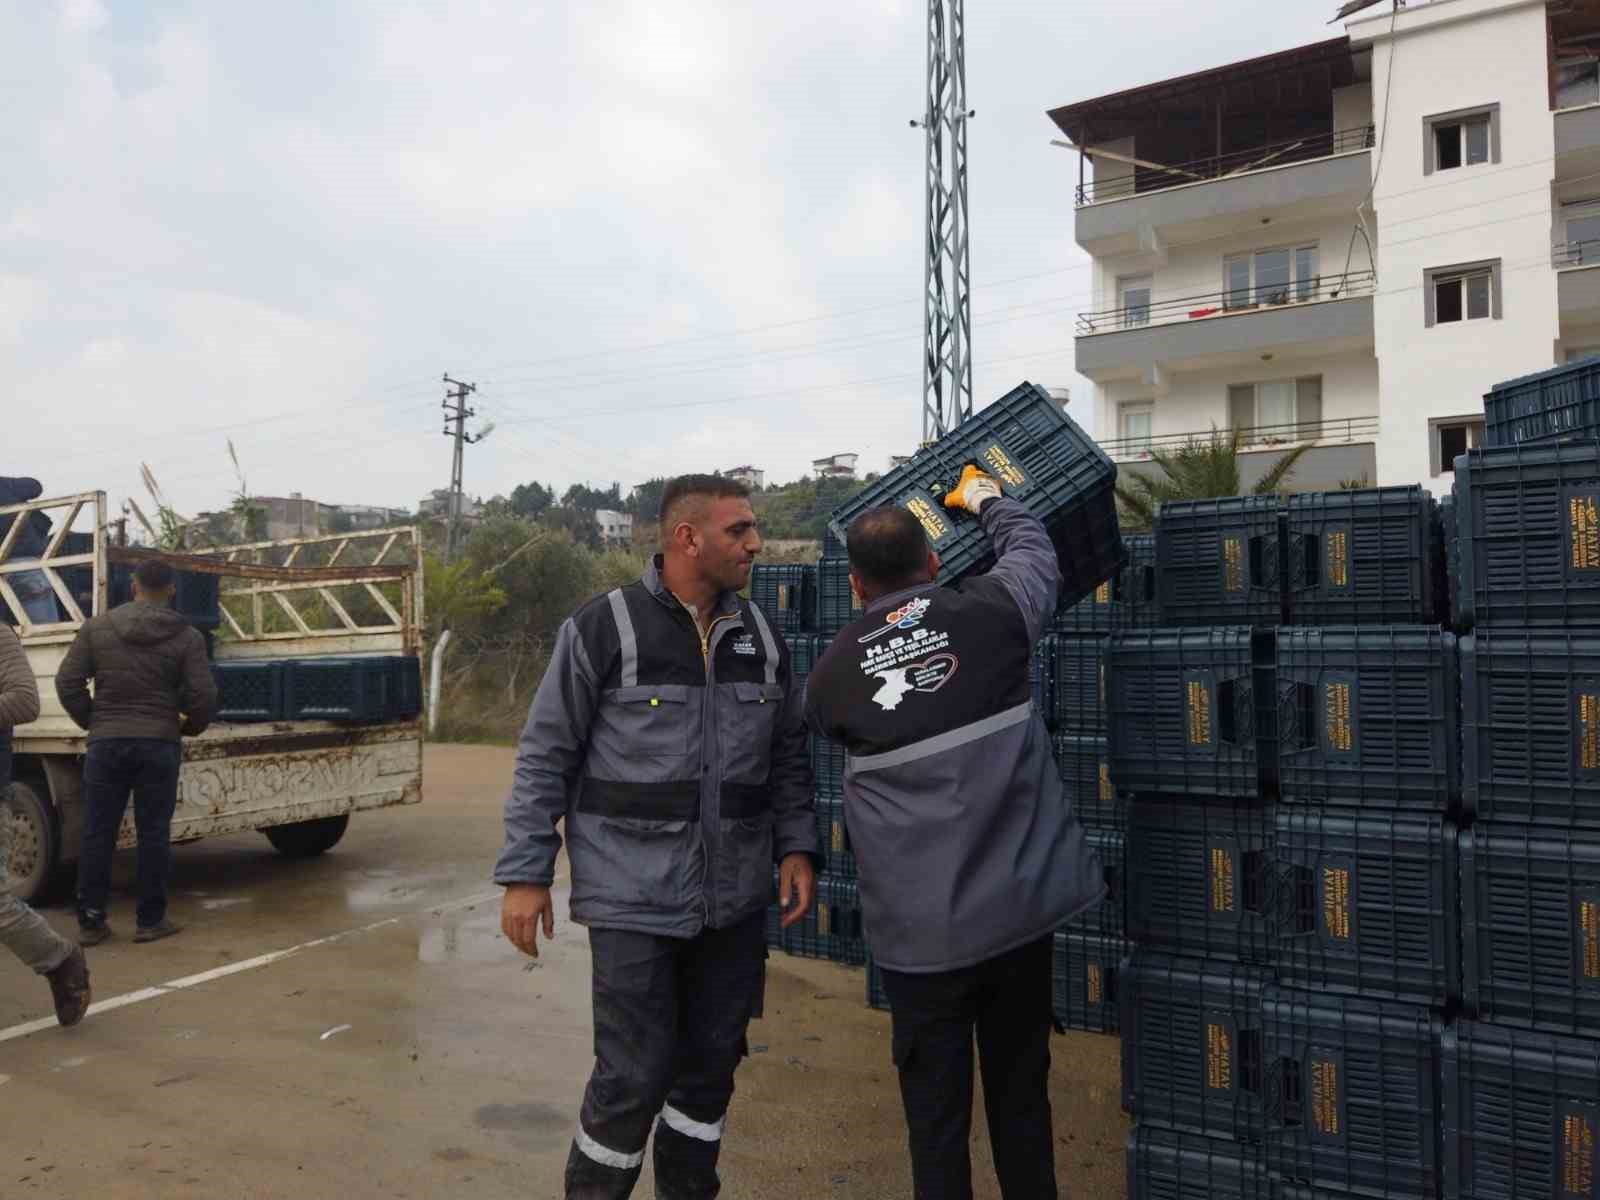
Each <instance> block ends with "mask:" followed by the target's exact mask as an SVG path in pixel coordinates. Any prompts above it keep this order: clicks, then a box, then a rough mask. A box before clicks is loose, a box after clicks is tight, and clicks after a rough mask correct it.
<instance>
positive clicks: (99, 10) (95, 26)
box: [61, 0, 111, 33]
mask: <svg viewBox="0 0 1600 1200" xmlns="http://www.w3.org/2000/svg"><path fill="white" fill-rule="evenodd" d="M110 20H111V15H110V14H109V13H107V12H106V6H105V5H104V4H102V3H100V0H62V4H61V28H62V29H64V30H66V32H68V33H99V32H100V30H102V29H104V28H105V27H106V25H107V24H109V23H110Z"/></svg>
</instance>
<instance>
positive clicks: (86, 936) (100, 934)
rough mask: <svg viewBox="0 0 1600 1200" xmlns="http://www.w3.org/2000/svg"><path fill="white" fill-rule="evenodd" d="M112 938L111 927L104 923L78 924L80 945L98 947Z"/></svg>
mask: <svg viewBox="0 0 1600 1200" xmlns="http://www.w3.org/2000/svg"><path fill="white" fill-rule="evenodd" d="M110 936H111V926H109V925H107V924H106V923H105V922H104V921H95V922H93V923H90V924H84V923H83V922H82V921H80V922H78V945H80V946H98V945H99V944H100V943H101V942H103V941H105V940H106V939H107V938H108V937H110Z"/></svg>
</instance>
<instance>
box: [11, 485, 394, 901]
mask: <svg viewBox="0 0 1600 1200" xmlns="http://www.w3.org/2000/svg"><path fill="white" fill-rule="evenodd" d="M35 512H39V513H43V514H44V515H45V516H46V517H48V518H50V520H51V525H52V530H51V534H50V538H49V543H48V545H47V546H46V547H45V549H44V552H43V554H42V555H39V556H38V557H29V558H20V557H17V556H14V555H13V552H12V551H13V547H14V545H15V544H16V542H17V537H18V531H19V530H20V529H21V527H22V524H23V521H24V520H25V519H26V518H27V517H28V515H29V514H31V513H35ZM7 517H11V518H13V520H11V521H10V522H9V528H8V529H7V530H6V531H5V533H4V534H3V535H0V618H3V619H6V620H8V621H9V622H10V623H11V624H13V625H15V626H16V627H17V632H18V633H19V634H20V635H21V638H22V644H23V648H24V651H25V652H26V654H27V656H28V660H29V662H30V664H31V665H32V667H33V672H34V676H35V677H36V679H37V680H38V684H39V698H40V704H41V712H40V715H39V719H38V720H37V721H34V722H33V723H31V724H28V725H23V726H19V727H17V728H16V729H15V730H13V734H12V740H13V751H14V755H15V759H14V770H13V774H14V783H15V786H14V787H13V789H12V796H11V801H10V804H9V806H7V807H3V808H0V820H9V821H11V822H12V825H13V835H14V836H13V838H12V851H11V860H10V874H11V883H12V890H13V891H14V892H15V893H16V894H17V895H19V896H21V897H22V898H23V899H25V900H34V899H37V898H39V897H41V896H42V895H43V894H44V893H45V892H46V891H47V890H48V889H49V888H50V887H51V884H52V882H53V881H55V880H57V879H58V878H59V877H60V876H61V874H62V871H63V868H64V867H65V866H66V865H67V864H69V863H71V862H74V861H75V860H76V859H77V857H78V852H79V847H80V845H81V841H82V836H83V796H82V778H83V761H84V754H85V752H86V749H87V735H86V734H85V732H84V731H83V730H81V729H79V728H78V726H77V725H76V724H75V723H74V722H73V720H72V719H71V718H70V717H69V716H67V714H66V712H65V711H64V710H63V709H62V707H61V704H60V702H59V701H58V700H57V699H56V687H55V676H56V672H57V670H58V669H59V667H60V665H61V661H62V659H63V658H65V657H66V653H67V649H68V647H69V646H70V645H71V644H72V640H73V638H74V636H75V635H76V634H77V632H78V629H79V627H80V626H81V625H82V623H83V621H84V620H85V618H86V617H88V616H94V615H98V614H100V613H103V612H105V611H106V608H107V604H108V600H109V597H110V588H109V581H110V573H111V564H112V563H113V562H114V561H118V560H121V561H125V562H129V563H131V562H132V561H135V560H136V559H137V558H138V557H139V556H140V553H139V552H138V551H130V550H127V549H124V548H121V547H118V546H116V545H113V544H112V539H111V536H110V527H109V526H108V524H107V521H106V498H105V493H103V492H89V493H84V494H81V495H76V496H66V497H60V498H56V499H41V500H37V501H33V502H30V503H27V504H21V505H9V506H4V507H0V521H4V519H5V518H7ZM90 527H92V534H93V537H92V546H90V544H89V543H90V540H91V539H90V538H89V536H88V534H89V533H90V532H91V528H90ZM74 533H76V536H70V535H73V534H74ZM71 551H76V552H71ZM168 557H169V560H170V561H171V562H172V563H173V565H174V566H176V567H178V568H179V569H180V570H189V571H199V572H202V573H205V574H214V575H217V576H219V577H220V580H219V586H220V591H221V604H222V625H221V627H220V628H219V630H218V631H217V636H216V639H215V643H214V645H215V657H216V661H218V662H219V663H226V662H232V661H249V660H257V661H259V660H262V659H278V658H315V657H329V658H332V657H337V658H352V657H361V656H367V655H396V654H405V655H417V654H419V653H420V651H421V636H422V635H421V630H422V622H423V612H422V605H423V591H422V549H421V540H420V537H419V535H418V533H417V531H416V530H415V529H413V528H402V529H382V530H375V531H371V532H362V533H348V534H335V535H331V536H329V535H321V536H316V537H307V538H293V539H288V540H283V541H271V542H260V543H255V544H251V545H244V546H229V547H226V548H223V549H217V550H204V551H198V552H195V553H193V554H191V555H183V556H168ZM308 563H309V564H314V565H306V564H308ZM24 571H32V572H43V574H44V576H45V578H47V579H48V580H49V582H50V584H51V587H52V590H53V591H54V592H55V593H56V599H57V602H58V603H57V610H58V615H59V616H60V617H61V618H62V619H61V620H58V621H56V622H53V623H50V624H34V623H32V622H30V621H29V620H28V618H27V614H26V612H25V611H24V609H23V606H22V604H21V602H20V600H19V598H18V595H17V591H16V590H15V589H14V588H13V587H12V586H11V580H12V578H13V577H14V576H16V575H17V574H19V573H21V572H24ZM33 578H34V580H37V578H38V576H37V575H35V576H34V577H33ZM421 799H422V722H421V719H420V717H419V718H414V719H408V720H402V721H378V722H370V723H360V724H355V723H345V722H336V721H322V720H289V721H264V722H256V723H237V724H236V723H230V722H225V721H220V720H219V721H217V722H215V723H213V724H212V726H211V728H210V729H208V730H207V731H206V732H205V733H204V734H202V735H201V736H200V737H197V738H186V739H185V740H184V757H183V768H182V771H181V773H180V775H179V783H178V807H177V811H176V813H175V814H174V818H173V826H172V837H173V841H174V842H188V841H194V840H196V839H199V838H204V837H215V836H218V835H221V834H230V833H241V832H246V831H250V830H259V831H261V832H262V833H264V834H265V835H266V836H267V837H268V838H269V839H270V840H271V842H272V844H273V845H274V846H275V847H276V848H277V849H278V850H279V851H280V852H282V853H284V854H286V855H289V856H293V857H304V856H308V855H313V854H320V853H322V852H323V851H325V850H328V849H330V848H331V847H332V846H333V845H334V844H335V843H337V842H338V841H339V839H340V837H342V836H343V834H344V831H345V827H346V826H347V824H348V822H349V819H350V814H351V813H355V812H360V811H363V810H366V809H375V808H387V807H389V806H391V805H400V804H416V803H418V802H419V801H420V800H421ZM117 844H118V846H119V848H120V847H127V846H132V845H133V844H134V833H133V813H132V811H131V805H130V811H129V813H128V815H127V818H126V819H125V821H124V823H123V827H122V831H121V835H120V837H119V838H118V842H117Z"/></svg>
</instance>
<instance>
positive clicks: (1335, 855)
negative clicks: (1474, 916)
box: [1274, 806, 1461, 1006]
mask: <svg viewBox="0 0 1600 1200" xmlns="http://www.w3.org/2000/svg"><path fill="white" fill-rule="evenodd" d="M1456 837H1457V834H1456V830H1455V827H1454V826H1453V825H1450V824H1448V823H1447V822H1446V821H1445V819H1444V818H1443V817H1442V816H1439V815H1437V814H1433V813H1394V812H1388V813H1379V812H1360V811H1356V810H1351V809H1323V808H1316V809H1295V808H1290V807H1288V806H1285V807H1282V808H1280V809H1278V812H1277V848H1276V851H1275V854H1274V858H1275V862H1276V871H1277V878H1276V890H1277V902H1276V904H1275V905H1274V908H1275V909H1276V915H1277V919H1278V935H1279V940H1278V953H1277V962H1276V967H1277V974H1278V981H1279V982H1280V983H1283V984H1285V985H1287V986H1290V987H1303V988H1314V989H1318V990H1328V991H1335V992H1348V993H1353V994H1360V995H1367V996H1377V997H1388V998H1391V999H1396V1000H1405V1001H1409V1002H1412V1003H1416V1004H1432V1005H1439V1006H1443V1005H1445V1004H1447V1003H1448V1002H1450V1001H1451V1000H1453V999H1455V998H1456V997H1458V996H1460V994H1461V964H1460V956H1459V952H1458V948H1459V946H1460V935H1461V931H1460V928H1459V926H1458V919H1457V918H1458V913H1459V906H1458V904H1457V897H1456V883H1457V880H1456Z"/></svg>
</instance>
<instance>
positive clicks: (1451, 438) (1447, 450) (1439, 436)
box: [1428, 416, 1483, 475]
mask: <svg viewBox="0 0 1600 1200" xmlns="http://www.w3.org/2000/svg"><path fill="white" fill-rule="evenodd" d="M1428 434H1429V437H1428V443H1429V450H1430V457H1431V458H1432V459H1433V473H1434V474H1435V475H1449V474H1452V473H1453V472H1454V471H1455V469H1456V459H1457V458H1459V457H1460V456H1461V455H1463V454H1465V453H1466V452H1467V451H1468V450H1471V449H1473V448H1474V447H1476V446H1481V445H1483V418H1482V417H1481V416H1476V417H1474V416H1467V417H1441V418H1439V419H1438V420H1434V421H1429V422H1428Z"/></svg>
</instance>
